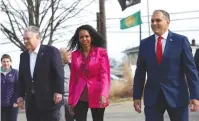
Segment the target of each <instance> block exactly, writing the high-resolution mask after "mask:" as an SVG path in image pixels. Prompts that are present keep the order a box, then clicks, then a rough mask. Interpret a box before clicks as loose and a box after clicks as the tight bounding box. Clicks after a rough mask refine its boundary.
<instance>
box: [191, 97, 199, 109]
mask: <svg viewBox="0 0 199 121" xmlns="http://www.w3.org/2000/svg"><path fill="white" fill-rule="evenodd" d="M189 106H190V111H191V112H195V111H197V110H198V109H199V101H198V100H196V99H191V100H190V105H189Z"/></svg>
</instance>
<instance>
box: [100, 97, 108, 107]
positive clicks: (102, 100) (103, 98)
mask: <svg viewBox="0 0 199 121" xmlns="http://www.w3.org/2000/svg"><path fill="white" fill-rule="evenodd" d="M106 104H107V99H106V97H105V96H101V98H100V107H101V108H105V107H106Z"/></svg>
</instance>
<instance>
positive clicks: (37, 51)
mask: <svg viewBox="0 0 199 121" xmlns="http://www.w3.org/2000/svg"><path fill="white" fill-rule="evenodd" d="M40 46H41V44H39V45H38V46H37V47H36V49H35V50H34V51H32V52H35V53H36V54H38V53H39V49H40ZM32 52H29V53H32Z"/></svg>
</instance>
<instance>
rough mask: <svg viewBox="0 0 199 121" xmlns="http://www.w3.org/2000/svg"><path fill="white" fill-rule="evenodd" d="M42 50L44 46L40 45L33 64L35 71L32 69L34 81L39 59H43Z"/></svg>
mask: <svg viewBox="0 0 199 121" xmlns="http://www.w3.org/2000/svg"><path fill="white" fill-rule="evenodd" d="M43 48H44V46H43V45H41V46H40V48H39V52H38V54H37V59H36V62H35V69H34V72H33V79H34V77H35V74H36V72H37V68H38V66H39V63H40V60H41V58H42V57H43V54H44V53H43Z"/></svg>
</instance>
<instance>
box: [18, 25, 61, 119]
mask: <svg viewBox="0 0 199 121" xmlns="http://www.w3.org/2000/svg"><path fill="white" fill-rule="evenodd" d="M24 43H25V46H26V48H27V51H24V52H23V53H22V54H21V56H20V65H19V98H18V104H19V105H20V106H22V105H23V102H24V99H25V101H26V106H25V107H26V116H27V121H58V120H59V110H60V107H61V105H63V97H62V94H63V93H64V70H63V66H62V60H61V56H60V53H59V50H58V49H56V48H55V47H53V46H48V45H42V44H40V43H41V42H40V33H39V28H38V27H36V26H30V27H27V28H26V30H25V31H24Z"/></svg>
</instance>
